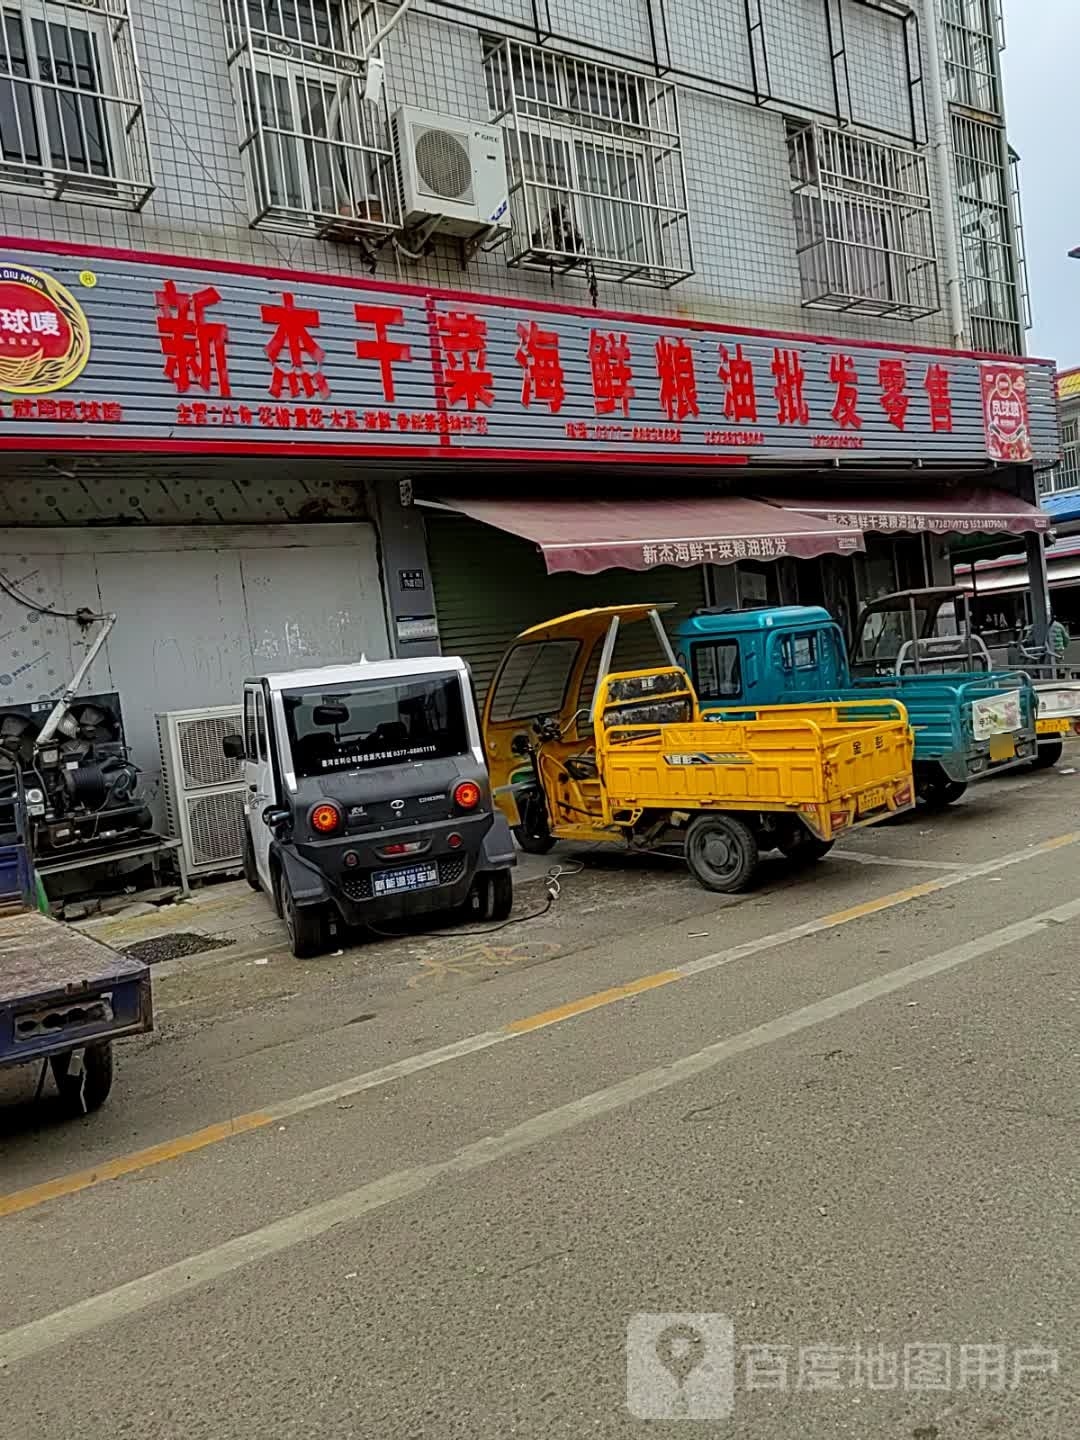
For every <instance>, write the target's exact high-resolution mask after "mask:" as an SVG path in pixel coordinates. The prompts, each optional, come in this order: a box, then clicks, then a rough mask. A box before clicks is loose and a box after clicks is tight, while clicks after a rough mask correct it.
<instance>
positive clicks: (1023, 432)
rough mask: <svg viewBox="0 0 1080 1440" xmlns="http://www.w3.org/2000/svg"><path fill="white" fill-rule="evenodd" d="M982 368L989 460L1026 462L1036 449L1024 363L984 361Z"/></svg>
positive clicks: (984, 417)
mask: <svg viewBox="0 0 1080 1440" xmlns="http://www.w3.org/2000/svg"><path fill="white" fill-rule="evenodd" d="M981 368H982V393H983V419H984V421H985V423H986V450H987V454H988V455H989V456H990V459H991V460H1000V461H1005V462H1009V461H1011V462H1012V463H1013V464H1021V465H1022V464H1026V463H1027V462H1028V461H1030V460H1031V459H1032V457H1033V455H1034V453H1035V452H1034V448H1033V446H1032V443H1031V419H1030V415H1029V411H1028V387H1027V375H1026V373H1025V370H1024V367H1023V366H1022V365H999V364H988V363H984V364H983V365H982V367H981Z"/></svg>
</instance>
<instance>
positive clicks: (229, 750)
mask: <svg viewBox="0 0 1080 1440" xmlns="http://www.w3.org/2000/svg"><path fill="white" fill-rule="evenodd" d="M221 748H222V751H223V752H224V754H225V758H226V759H227V760H243V758H244V755H245V754H246V753H247V752H246V750H245V748H244V737H243V736H242V735H223V736H222V737H221Z"/></svg>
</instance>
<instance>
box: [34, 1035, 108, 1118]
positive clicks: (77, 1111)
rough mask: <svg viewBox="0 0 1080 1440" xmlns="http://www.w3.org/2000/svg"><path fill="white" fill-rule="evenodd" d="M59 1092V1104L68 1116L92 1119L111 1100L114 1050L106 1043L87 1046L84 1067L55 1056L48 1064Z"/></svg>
mask: <svg viewBox="0 0 1080 1440" xmlns="http://www.w3.org/2000/svg"><path fill="white" fill-rule="evenodd" d="M49 1064H50V1067H51V1069H52V1073H53V1079H54V1080H55V1081H56V1088H57V1090H59V1092H60V1100H61V1102H62V1104H63V1106H64V1109H65V1110H66V1111H67V1112H68V1114H69V1115H72V1116H78V1115H89V1114H90V1112H91V1111H92V1110H99V1109H100V1108H101V1106H102V1105H104V1104H105V1101H106V1100H107V1099H108V1098H109V1091H110V1090H111V1089H112V1083H113V1073H114V1066H113V1049H112V1045H111V1044H110V1043H109V1042H108V1041H106V1042H105V1043H104V1044H102V1045H88V1046H87V1047H86V1049H85V1050H84V1051H83V1053H82V1063H81V1064H80V1065H76V1064H74V1063H73V1056H72V1055H70V1054H67V1055H54V1056H53V1057H52V1059H51V1060H50V1061H49Z"/></svg>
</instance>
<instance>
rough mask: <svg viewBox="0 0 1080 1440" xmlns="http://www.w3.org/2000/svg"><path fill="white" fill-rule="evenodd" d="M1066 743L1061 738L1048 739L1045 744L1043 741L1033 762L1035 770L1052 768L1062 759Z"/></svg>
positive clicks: (1032, 765)
mask: <svg viewBox="0 0 1080 1440" xmlns="http://www.w3.org/2000/svg"><path fill="white" fill-rule="evenodd" d="M1064 749H1065V745H1064V742H1063V741H1061V740H1048V741H1047V742H1046V743H1045V744H1043V743H1042V742H1041V741H1040V743H1039V748H1038V749H1037V750H1036V752H1035V759H1034V760H1032V762H1031V768H1032V769H1033V770H1052V769H1053V767H1054V766H1055V765H1056V764H1057V763H1058V761H1059V760H1060V759H1061V756H1062V753H1063V752H1064Z"/></svg>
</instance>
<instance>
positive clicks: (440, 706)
mask: <svg viewBox="0 0 1080 1440" xmlns="http://www.w3.org/2000/svg"><path fill="white" fill-rule="evenodd" d="M282 701H283V703H284V707H285V723H286V727H287V729H288V732H289V744H290V746H291V749H292V757H293V769H294V770H295V773H296V774H297V775H298V776H304V777H309V776H314V775H326V774H333V773H335V772H336V773H340V772H342V771H346V770H373V769H376V768H377V767H379V766H383V765H406V764H410V763H415V762H416V761H421V760H441V759H446V758H447V757H449V756H452V755H463V754H465V752H466V751H467V750H468V748H469V742H468V732H467V729H466V724H465V706H464V703H463V700H462V693H461V680H460V678H459V677H458V676H457V675H432V676H425V677H423V678H422V679H419V678H418V679H416V680H404V681H386V680H372V681H366V682H365V681H361V682H357V683H355V684H350V685H333V686H329V687H326V688H320V689H318V690H285V691H283V692H282ZM320 706H323V707H326V706H341V707H343V708H344V710H346V711H347V712H348V714H347V716H342V718H341V719H339V720H337V721H335V722H334V723H330V724H326V723H323V724H319V723H317V718H316V711H317V710H318V709H319V707H320ZM318 718H319V719H322V718H323V717H321V716H320V717H318Z"/></svg>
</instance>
